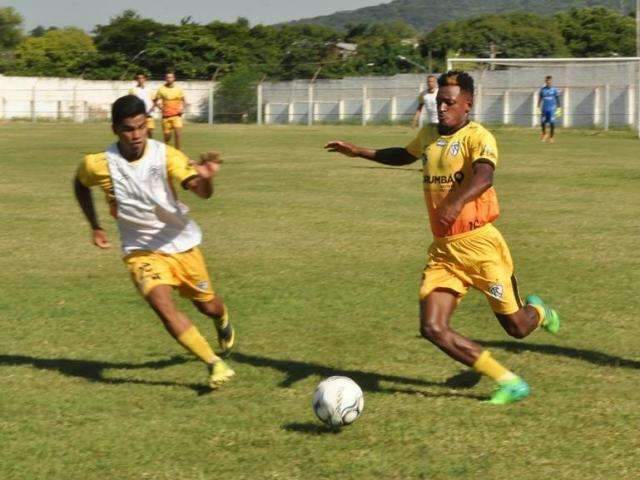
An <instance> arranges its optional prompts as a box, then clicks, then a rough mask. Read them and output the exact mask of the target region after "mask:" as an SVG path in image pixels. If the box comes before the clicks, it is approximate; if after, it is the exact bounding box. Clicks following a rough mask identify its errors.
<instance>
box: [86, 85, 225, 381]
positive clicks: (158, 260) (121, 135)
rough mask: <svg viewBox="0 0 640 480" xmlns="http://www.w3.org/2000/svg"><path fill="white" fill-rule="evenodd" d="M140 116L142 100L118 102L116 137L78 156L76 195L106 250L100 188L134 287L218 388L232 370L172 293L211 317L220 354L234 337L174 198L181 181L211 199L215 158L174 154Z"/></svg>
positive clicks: (194, 232)
mask: <svg viewBox="0 0 640 480" xmlns="http://www.w3.org/2000/svg"><path fill="white" fill-rule="evenodd" d="M146 114H147V109H146V108H145V104H144V102H143V101H142V100H140V99H139V98H138V97H136V96H134V95H127V96H124V97H121V98H119V99H118V100H116V102H115V103H114V104H113V107H112V117H111V118H112V122H113V123H112V129H113V132H114V133H115V134H116V136H117V137H118V140H117V142H116V143H114V144H112V145H110V146H109V147H107V149H106V150H105V151H104V152H101V153H98V154H95V155H87V156H86V157H85V158H84V160H83V161H82V163H81V164H80V167H79V168H78V171H77V174H76V178H75V195H76V199H77V200H78V203H79V204H80V207H81V208H82V211H83V213H84V215H85V217H86V219H87V220H88V222H89V225H90V226H91V231H92V237H93V243H94V244H95V245H96V246H98V247H100V248H109V247H110V243H109V241H108V239H107V237H106V235H105V232H104V230H103V229H102V228H101V227H100V224H99V223H98V218H97V216H96V211H95V208H94V204H93V199H92V196H91V190H90V188H91V187H94V186H98V187H100V188H101V189H102V191H103V192H104V194H105V196H106V199H107V202H108V204H109V206H110V209H111V214H112V215H113V216H114V217H115V219H116V222H117V223H118V230H119V232H120V239H121V243H122V250H123V255H124V258H123V260H124V263H125V265H126V267H127V269H128V270H129V273H130V276H131V279H132V281H133V283H134V285H135V286H136V287H137V289H138V291H139V292H140V294H141V295H142V296H143V297H144V298H145V300H146V301H147V302H148V304H149V306H150V307H151V308H152V309H153V310H154V311H155V312H156V314H157V315H158V316H159V317H160V320H161V321H162V323H163V324H164V327H165V328H166V329H167V331H168V332H169V333H170V334H171V336H173V337H174V338H175V339H176V340H177V341H178V342H179V343H180V344H181V345H182V346H184V347H185V348H186V349H187V350H189V351H190V352H191V353H193V354H194V355H196V356H197V357H198V358H199V359H200V360H202V361H203V362H204V363H205V364H206V365H207V367H208V369H209V385H210V387H211V388H217V387H218V386H220V385H221V384H222V383H224V382H226V381H227V380H228V379H229V378H231V377H232V376H233V375H234V372H233V370H231V368H229V366H228V365H227V364H226V363H225V362H224V361H223V360H221V359H220V357H218V355H216V354H215V353H214V352H213V350H212V349H211V347H210V345H209V343H208V342H207V340H205V338H204V337H203V336H202V335H201V334H200V332H199V331H198V329H197V328H196V326H195V325H193V323H191V320H189V318H188V317H187V316H186V315H185V314H184V313H182V312H181V311H180V310H178V308H177V306H176V304H175V302H174V300H173V298H172V290H173V289H174V288H175V289H177V290H178V291H179V292H180V294H181V295H182V296H183V297H186V298H188V299H189V300H191V301H192V303H193V305H194V306H195V307H196V308H197V309H198V310H199V311H200V312H201V313H203V314H204V315H207V316H208V317H210V318H212V319H213V322H214V325H215V328H216V330H217V333H218V343H219V345H220V348H221V350H222V352H221V354H222V355H224V354H227V353H228V352H229V351H230V350H231V348H232V347H233V344H234V341H235V334H234V330H233V327H232V326H231V324H230V323H229V318H228V313H227V308H226V306H225V304H224V303H223V301H222V298H221V297H220V295H218V294H217V293H216V292H214V290H213V288H212V286H211V280H210V278H209V273H208V272H207V267H206V265H205V263H204V259H203V257H202V253H201V252H200V249H199V248H198V245H199V244H200V242H201V240H202V232H201V231H200V228H199V227H198V225H197V224H196V223H195V222H194V221H193V220H191V219H189V217H188V216H187V215H186V213H187V211H188V209H187V207H186V206H185V205H184V204H182V203H181V202H179V201H178V199H177V195H176V185H180V186H182V187H183V188H184V189H187V190H191V191H192V192H193V193H195V194H196V195H197V196H199V197H201V198H205V199H206V198H209V197H211V195H212V194H213V178H214V176H215V175H216V173H217V171H218V169H219V161H218V160H217V157H215V156H209V158H207V161H203V162H202V163H195V162H191V161H189V159H188V158H187V157H186V156H185V155H184V154H182V153H181V152H180V151H178V150H176V149H174V148H172V147H170V146H168V145H165V144H164V143H161V142H156V141H155V140H150V139H147V123H146V119H147V116H146Z"/></svg>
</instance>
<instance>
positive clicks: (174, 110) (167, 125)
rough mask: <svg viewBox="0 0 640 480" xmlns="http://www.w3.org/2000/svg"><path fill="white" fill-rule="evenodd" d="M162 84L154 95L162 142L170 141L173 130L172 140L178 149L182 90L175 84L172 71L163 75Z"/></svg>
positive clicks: (181, 124) (180, 129)
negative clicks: (159, 114)
mask: <svg viewBox="0 0 640 480" xmlns="http://www.w3.org/2000/svg"><path fill="white" fill-rule="evenodd" d="M164 82H165V83H164V85H162V86H161V87H160V88H159V89H158V91H157V92H156V95H155V97H154V101H155V105H156V106H157V107H159V108H160V109H161V111H162V132H163V133H164V142H165V143H169V142H170V141H171V133H172V132H173V142H174V145H175V147H176V148H177V149H178V150H180V140H181V135H182V127H183V123H182V114H183V113H184V105H185V101H184V92H183V91H182V89H181V88H180V87H179V86H177V85H176V75H175V73H173V72H167V73H166V75H165V77H164Z"/></svg>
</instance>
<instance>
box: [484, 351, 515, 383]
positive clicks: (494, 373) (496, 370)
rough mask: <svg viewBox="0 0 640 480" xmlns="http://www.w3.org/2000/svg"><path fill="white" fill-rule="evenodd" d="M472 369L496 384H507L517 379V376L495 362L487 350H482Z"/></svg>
mask: <svg viewBox="0 0 640 480" xmlns="http://www.w3.org/2000/svg"><path fill="white" fill-rule="evenodd" d="M473 368H474V370H475V371H476V372H478V373H481V374H482V375H486V376H487V377H489V378H491V379H493V380H495V381H496V382H498V383H502V382H508V381H509V380H513V379H514V378H517V376H516V375H515V374H514V373H513V372H511V371H509V370H507V369H506V368H504V367H503V366H502V365H500V364H499V363H498V362H496V361H495V360H494V359H493V358H492V357H491V353H490V352H489V350H484V351H483V352H482V353H481V354H480V356H479V357H478V360H476V363H474V364H473Z"/></svg>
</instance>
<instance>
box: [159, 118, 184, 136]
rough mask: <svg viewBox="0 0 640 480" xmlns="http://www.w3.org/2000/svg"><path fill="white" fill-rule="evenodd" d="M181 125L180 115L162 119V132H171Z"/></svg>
mask: <svg viewBox="0 0 640 480" xmlns="http://www.w3.org/2000/svg"><path fill="white" fill-rule="evenodd" d="M182 126H183V125H182V117H181V116H180V115H175V116H173V117H166V118H163V119H162V131H163V132H164V133H171V132H172V131H173V130H175V129H176V128H182Z"/></svg>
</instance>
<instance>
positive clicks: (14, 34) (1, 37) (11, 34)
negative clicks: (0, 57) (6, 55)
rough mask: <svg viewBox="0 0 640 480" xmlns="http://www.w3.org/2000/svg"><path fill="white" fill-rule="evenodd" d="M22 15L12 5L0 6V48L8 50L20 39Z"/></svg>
mask: <svg viewBox="0 0 640 480" xmlns="http://www.w3.org/2000/svg"><path fill="white" fill-rule="evenodd" d="M22 21H23V19H22V15H20V14H19V13H18V12H16V11H15V10H14V9H13V8H12V7H5V8H0V50H8V49H11V48H13V47H15V46H16V45H18V43H20V40H21V39H22V31H21V27H22Z"/></svg>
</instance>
